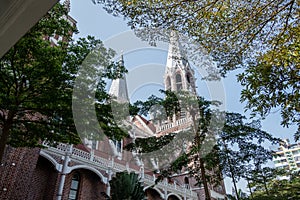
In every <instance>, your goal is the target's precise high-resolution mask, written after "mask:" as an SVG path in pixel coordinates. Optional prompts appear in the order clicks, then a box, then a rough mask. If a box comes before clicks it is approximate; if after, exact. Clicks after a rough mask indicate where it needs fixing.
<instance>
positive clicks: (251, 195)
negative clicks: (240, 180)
mask: <svg viewBox="0 0 300 200" xmlns="http://www.w3.org/2000/svg"><path fill="white" fill-rule="evenodd" d="M247 185H248V188H249V191H250V197H251V199H253V194H252V190H251V187H250V183H249V180H248V179H247Z"/></svg>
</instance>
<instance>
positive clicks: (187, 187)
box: [0, 1, 225, 200]
mask: <svg viewBox="0 0 300 200" xmlns="http://www.w3.org/2000/svg"><path fill="white" fill-rule="evenodd" d="M65 5H66V6H67V7H68V8H69V1H65ZM68 19H70V20H71V22H72V23H76V22H75V20H73V18H71V17H68ZM170 38H171V40H170V46H169V52H168V57H167V64H166V70H165V76H164V83H165V89H166V90H171V91H180V90H184V91H189V92H191V93H193V94H196V85H195V77H194V71H193V69H192V68H191V67H190V64H189V62H188V61H187V59H186V58H185V57H184V56H183V55H182V54H181V50H180V44H179V42H178V40H177V39H178V38H177V37H175V36H173V37H170ZM48 39H49V40H51V41H52V43H53V44H54V45H55V40H59V39H62V38H59V36H58V37H54V38H48ZM121 61H122V62H123V60H121ZM162 78H163V77H162ZM109 93H110V95H112V96H115V97H116V99H117V100H118V101H120V102H128V101H129V98H128V91H127V85H126V78H125V77H124V78H122V79H117V80H113V82H112V84H111V88H110V90H109ZM130 122H131V123H132V124H133V127H134V128H133V129H132V130H130V136H131V138H130V139H128V138H127V139H124V140H122V141H114V140H109V139H106V140H102V141H91V140H85V141H83V144H80V145H76V146H73V145H68V144H59V145H58V146H56V147H50V146H49V147H48V146H47V144H46V143H44V145H45V146H46V147H47V148H44V149H40V148H34V149H32V148H12V147H9V146H8V147H7V148H6V152H5V156H4V162H3V163H1V166H0V199H3V200H4V199H9V200H13V199H15V200H21V199H22V200H23V199H24V200H25V199H28V200H39V199H45V200H48V199H49V200H50V199H51V200H53V199H57V200H60V199H69V200H75V199H82V200H90V199H91V200H94V199H95V200H96V199H104V197H103V196H102V195H101V192H106V193H107V194H110V186H109V180H111V178H112V177H113V176H114V175H115V173H116V172H120V171H125V170H127V171H134V172H135V173H137V174H139V175H140V178H141V181H142V182H143V183H144V187H145V188H144V190H145V193H146V196H147V199H157V200H164V199H166V200H173V199H174V200H175V199H184V200H187V199H205V197H204V189H203V187H199V186H195V180H194V179H193V178H191V177H190V176H189V174H188V172H187V171H184V170H183V171H181V172H178V173H177V174H174V175H173V176H171V177H170V178H169V179H165V180H163V181H161V182H159V183H158V184H155V180H156V178H157V174H154V173H153V172H152V171H153V170H148V169H147V168H146V167H145V166H144V164H143V160H140V159H139V158H138V156H136V155H135V154H134V153H131V152H127V151H124V150H123V147H124V146H125V145H126V144H127V143H128V142H129V140H130V141H133V140H134V139H136V138H138V137H141V138H146V137H151V136H157V137H159V136H162V135H166V134H168V133H171V132H173V133H174V132H175V133H176V132H179V131H180V130H183V129H188V128H190V127H191V123H192V121H191V117H190V116H189V115H188V113H183V114H181V115H180V116H174V117H173V118H172V119H169V120H167V121H164V122H163V123H154V122H153V121H151V120H147V119H145V118H144V117H142V116H139V115H137V116H134V117H132V118H131V119H130ZM153 165H157V166H154V167H157V168H158V169H159V163H156V162H153ZM209 189H210V196H211V198H212V199H218V200H219V199H225V188H224V185H223V184H221V185H219V186H216V187H214V186H212V185H209Z"/></svg>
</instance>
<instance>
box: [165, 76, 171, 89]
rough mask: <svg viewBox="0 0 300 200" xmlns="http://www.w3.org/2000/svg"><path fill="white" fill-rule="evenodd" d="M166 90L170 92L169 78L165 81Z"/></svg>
mask: <svg viewBox="0 0 300 200" xmlns="http://www.w3.org/2000/svg"><path fill="white" fill-rule="evenodd" d="M166 89H167V90H171V79H170V77H169V76H168V77H167V81H166Z"/></svg>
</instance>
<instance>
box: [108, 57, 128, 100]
mask: <svg viewBox="0 0 300 200" xmlns="http://www.w3.org/2000/svg"><path fill="white" fill-rule="evenodd" d="M119 63H120V65H122V66H124V59H123V55H121V59H120V61H119ZM109 94H110V95H112V96H114V97H116V99H117V101H118V102H120V103H128V102H129V98H128V90H127V82H126V77H125V74H123V78H118V79H114V80H113V81H112V83H111V86H110V89H109Z"/></svg>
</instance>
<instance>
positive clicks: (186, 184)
mask: <svg viewBox="0 0 300 200" xmlns="http://www.w3.org/2000/svg"><path fill="white" fill-rule="evenodd" d="M184 185H185V188H187V189H189V188H190V183H189V178H188V177H184Z"/></svg>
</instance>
